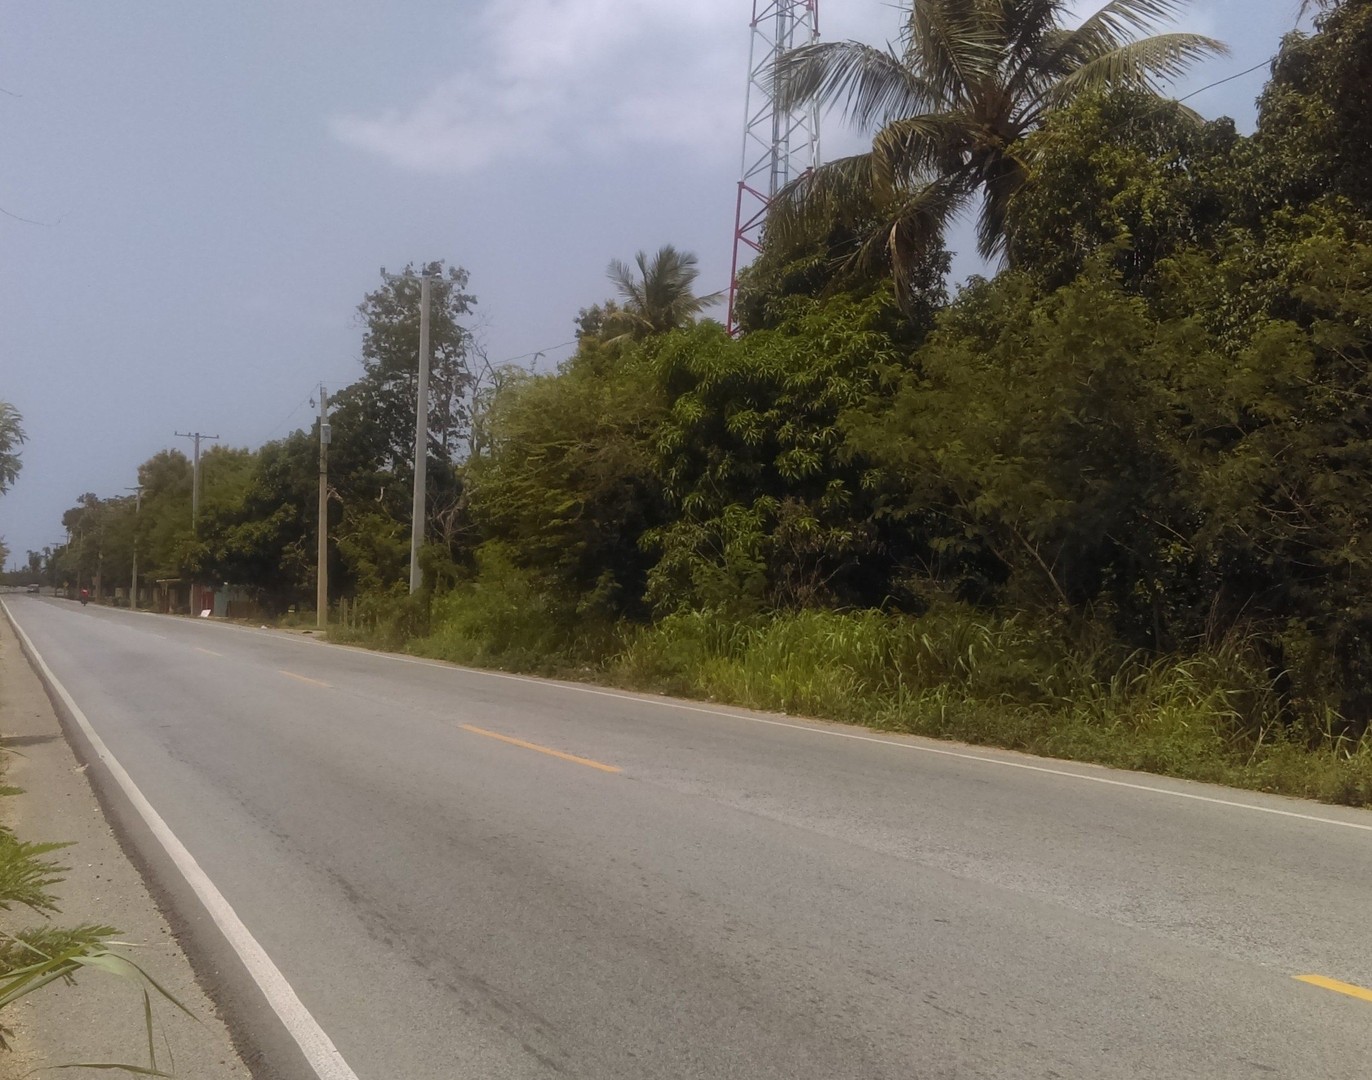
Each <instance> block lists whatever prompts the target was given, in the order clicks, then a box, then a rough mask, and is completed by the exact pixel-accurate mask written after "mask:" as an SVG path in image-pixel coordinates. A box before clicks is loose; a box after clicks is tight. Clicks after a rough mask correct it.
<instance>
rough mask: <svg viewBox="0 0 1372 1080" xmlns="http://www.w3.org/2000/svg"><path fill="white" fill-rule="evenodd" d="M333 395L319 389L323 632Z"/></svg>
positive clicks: (318, 604)
mask: <svg viewBox="0 0 1372 1080" xmlns="http://www.w3.org/2000/svg"><path fill="white" fill-rule="evenodd" d="M331 435H332V431H331V430H330V428H329V393H328V391H327V390H325V389H324V386H323V384H322V383H321V384H320V387H319V570H318V572H317V574H316V581H317V584H316V589H315V598H314V611H315V615H314V624H315V626H316V627H318V628H319V629H320V630H323V629H324V627H325V625H326V624H327V623H328V621H329V438H330V436H331Z"/></svg>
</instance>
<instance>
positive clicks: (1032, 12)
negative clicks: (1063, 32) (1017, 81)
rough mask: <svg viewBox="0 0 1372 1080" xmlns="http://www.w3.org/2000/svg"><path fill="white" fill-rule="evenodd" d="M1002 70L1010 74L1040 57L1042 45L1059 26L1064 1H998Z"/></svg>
mask: <svg viewBox="0 0 1372 1080" xmlns="http://www.w3.org/2000/svg"><path fill="white" fill-rule="evenodd" d="M998 3H999V15H1000V20H1001V26H1002V30H1001V37H1002V39H1003V41H1004V48H1005V66H1006V70H1007V71H1010V72H1013V71H1015V70H1018V69H1020V68H1022V67H1023V65H1024V63H1025V62H1026V61H1031V62H1032V61H1033V59H1034V58H1035V57H1038V56H1040V55H1041V54H1042V42H1043V40H1044V39H1045V37H1046V36H1047V35H1049V34H1051V33H1052V32H1053V31H1054V30H1055V29H1057V27H1058V26H1059V24H1060V22H1061V20H1062V17H1063V14H1064V12H1065V9H1066V6H1067V5H1066V4H1065V3H1064V0H998Z"/></svg>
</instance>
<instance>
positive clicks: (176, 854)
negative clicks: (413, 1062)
mask: <svg viewBox="0 0 1372 1080" xmlns="http://www.w3.org/2000/svg"><path fill="white" fill-rule="evenodd" d="M0 608H4V611H5V615H6V616H7V617H8V619H9V622H10V626H12V627H13V628H14V632H15V633H16V634H18V635H19V637H20V639H21V640H22V641H23V643H24V647H25V648H26V649H27V650H28V654H29V656H30V657H32V658H33V660H34V662H35V663H37V665H38V666H39V668H41V669H42V672H43V675H44V677H45V678H47V680H48V681H49V683H50V684H51V685H52V687H53V689H54V690H56V691H57V694H58V696H59V697H60V698H61V699H62V702H63V704H65V705H66V706H67V708H68V709H70V710H71V714H72V716H73V717H74V718H75V719H76V722H77V724H79V725H80V727H81V730H82V732H84V733H85V736H86V738H87V739H89V740H90V744H91V747H92V748H93V749H94V750H95V754H96V756H97V757H98V758H99V759H100V760H101V761H103V762H104V763H105V767H106V768H108V769H109V771H110V775H111V776H113V777H114V779H115V780H116V781H117V782H118V784H119V786H120V787H121V788H122V789H123V791H124V794H125V795H127V796H128V799H129V802H131V803H132V804H133V806H134V809H136V810H137V811H138V813H139V815H140V816H141V817H142V818H143V820H144V821H145V822H146V823H147V825H148V828H149V829H151V830H152V834H153V835H154V836H155V837H157V839H158V842H159V843H161V845H162V847H163V849H164V850H165V851H166V852H167V854H168V855H169V856H171V860H172V862H174V863H175V864H176V868H177V869H178V870H180V871H181V875H182V876H183V877H184V878H185V879H186V882H187V883H188V884H189V885H190V887H191V888H192V889H193V890H195V895H196V896H198V897H199V898H200V902H201V903H202V904H204V905H205V910H206V911H208V912H209V914H210V918H212V919H213V920H214V924H215V925H216V926H218V927H219V930H220V932H221V933H222V934H223V935H224V937H225V938H226V939H227V940H228V943H229V945H230V946H232V948H233V950H234V952H236V953H237V954H238V958H239V959H240V960H242V961H243V966H244V967H246V968H247V969H248V974H249V975H251V976H252V978H253V982H255V983H257V985H258V988H259V989H261V991H262V993H263V995H264V996H265V997H266V999H267V1002H268V1004H270V1005H271V1007H272V1010H273V1011H274V1012H275V1013H276V1015H277V1016H278V1017H280V1018H281V1022H282V1023H283V1024H284V1025H285V1026H286V1030H287V1031H289V1032H290V1033H291V1038H293V1039H294V1040H295V1041H296V1044H297V1045H298V1046H299V1047H300V1049H301V1051H302V1052H303V1053H304V1055H305V1060H306V1061H308V1062H309V1063H310V1068H312V1069H313V1070H314V1072H315V1075H316V1076H318V1077H319V1078H320V1080H358V1077H357V1074H356V1073H355V1072H353V1071H352V1069H351V1068H349V1067H348V1063H347V1062H346V1061H344V1060H343V1055H342V1054H340V1053H339V1052H338V1048H337V1047H336V1046H334V1044H333V1040H331V1039H330V1038H329V1036H328V1035H327V1034H325V1032H324V1029H323V1028H322V1027H320V1026H319V1022H318V1021H317V1020H315V1018H314V1017H313V1016H312V1015H311V1014H310V1010H309V1009H307V1008H305V1005H304V1003H303V1002H302V1001H301V1000H300V998H299V997H297V996H296V993H295V990H294V989H292V988H291V984H290V983H288V982H287V981H286V977H285V976H284V975H282V974H281V970H280V968H278V967H277V966H276V965H275V964H274V963H272V958H271V957H270V956H268V955H267V951H266V950H265V949H264V948H262V946H261V945H259V944H258V942H257V939H256V938H255V937H253V936H252V931H250V930H249V929H248V928H247V927H246V926H245V925H244V924H243V920H242V919H240V918H239V917H238V913H237V912H235V911H234V910H233V908H232V907H231V906H230V905H229V902H228V901H227V900H226V899H224V894H223V893H221V892H220V891H219V890H218V889H217V888H216V887H215V885H214V882H213V881H211V880H210V878H209V875H208V874H206V873H205V871H204V870H202V869H201V868H200V864H199V863H198V862H196V861H195V856H194V855H192V854H191V853H190V852H189V851H188V850H186V845H185V844H183V843H181V841H180V840H179V839H178V838H177V836H176V834H175V833H174V832H172V831H171V828H170V827H169V826H168V825H167V823H166V822H165V821H163V820H162V816H161V815H160V814H159V813H158V812H157V811H156V810H154V809H153V806H152V803H150V802H148V800H147V797H146V796H144V794H143V792H142V791H140V790H139V788H138V785H137V784H135V783H134V782H133V778H132V777H131V776H129V774H128V773H127V772H125V771H124V766H122V765H121V764H119V761H118V759H117V758H116V757H115V756H114V755H113V754H112V753H110V749H109V747H108V746H106V745H105V741H104V740H103V739H102V738H100V736H99V735H97V734H96V732H95V728H93V727H92V726H91V722H90V721H89V720H87V719H86V714H85V713H83V712H82V711H81V708H80V706H78V705H77V704H76V702H75V701H73V700H72V696H71V694H69V693H68V692H67V688H66V687H65V686H63V685H62V684H61V683H60V682H59V681H58V679H57V676H56V675H54V674H53V673H52V668H50V667H48V665H47V661H45V660H44V659H43V657H42V656H41V655H40V654H39V652H38V650H37V649H36V648H34V645H33V641H32V640H31V639H30V638H29V636H28V634H26V633H24V631H23V629H22V628H21V627H20V626H19V623H18V622H16V621H15V618H14V614H13V613H12V612H11V611H10V609H9V606H8V605H6V604H5V602H4V601H2V600H0Z"/></svg>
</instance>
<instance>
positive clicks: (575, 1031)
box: [6, 596, 1372, 1080]
mask: <svg viewBox="0 0 1372 1080" xmlns="http://www.w3.org/2000/svg"><path fill="white" fill-rule="evenodd" d="M6 603H7V604H8V605H9V608H10V611H11V612H12V613H13V616H14V618H15V620H16V621H17V623H18V625H19V626H20V628H21V629H22V630H23V631H24V632H26V633H27V635H28V636H29V638H30V639H31V641H32V643H33V645H34V646H35V647H36V648H37V650H38V651H39V653H40V654H41V655H42V657H43V659H44V660H45V661H46V662H47V664H48V665H49V666H50V667H51V670H52V672H53V673H54V674H55V675H56V677H57V678H58V679H59V680H60V681H61V682H62V684H64V686H65V687H66V689H67V691H68V692H69V693H70V695H71V698H72V699H73V701H74V702H75V703H76V704H77V705H78V706H79V708H80V710H81V711H82V712H83V713H84V714H85V716H86V717H87V718H88V719H89V722H90V724H91V726H92V727H93V728H94V729H95V731H97V732H98V733H99V736H100V737H101V738H102V739H103V740H104V743H105V744H106V745H107V747H108V749H109V751H110V752H111V753H112V754H113V755H114V756H115V757H117V758H118V760H119V762H120V763H122V765H123V767H124V768H125V769H126V770H127V772H128V774H129V776H130V777H131V778H132V780H133V781H134V783H136V785H137V786H138V788H139V789H140V790H141V791H142V793H143V794H144V795H145V796H146V798H147V800H148V801H149V802H150V803H151V805H152V807H154V808H155V809H156V811H157V813H159V814H160V815H161V817H162V819H164V820H165V822H166V824H167V825H168V826H169V827H170V829H171V830H172V832H174V833H175V834H176V836H177V837H178V838H179V839H180V841H181V842H182V843H184V845H185V848H186V849H187V850H188V851H189V852H190V853H191V854H192V855H193V857H194V859H195V861H196V862H197V863H198V865H199V867H200V868H202V869H203V871H204V872H205V874H206V875H208V878H209V879H210V880H212V882H213V883H214V885H215V886H216V887H217V889H218V890H219V892H220V893H222V896H223V897H224V899H225V900H226V901H227V903H228V904H229V905H231V906H232V908H233V910H234V911H235V912H236V914H237V916H238V917H239V918H241V920H242V923H243V924H244V925H245V926H246V927H247V928H248V929H249V930H250V931H251V933H252V935H253V936H254V937H255V938H256V940H257V941H258V942H259V943H260V944H261V946H262V948H263V949H264V950H265V952H266V954H267V955H268V956H269V957H270V960H271V961H272V962H273V963H274V964H275V966H276V968H277V969H279V971H280V973H281V975H282V976H284V979H285V980H286V982H288V983H289V986H290V988H291V989H293V991H294V994H295V995H297V996H298V999H299V1002H300V1003H302V1004H303V1006H304V1008H305V1009H307V1010H308V1012H309V1014H311V1015H312V1016H313V1018H314V1020H315V1021H317V1023H318V1025H319V1026H320V1027H321V1028H322V1029H323V1031H324V1032H326V1033H327V1035H328V1037H329V1038H331V1039H332V1041H333V1043H334V1044H335V1045H336V1047H337V1049H338V1051H339V1053H341V1055H342V1057H343V1058H344V1059H346V1062H347V1066H348V1067H349V1068H350V1069H351V1070H352V1072H353V1073H355V1075H356V1076H358V1077H361V1078H363V1080H380V1078H399V1077H404V1078H407V1080H427V1078H439V1077H442V1078H445V1080H446V1078H451V1077H471V1078H482V1080H487V1078H489V1080H504V1078H520V1080H524V1078H530V1080H532V1078H551V1077H579V1078H586V1080H669V1078H670V1080H706V1078H709V1080H724V1078H730V1080H733V1078H737V1080H849V1078H851V1080H858V1078H862V1080H912V1078H916V1080H934V1078H954V1077H956V1078H959V1080H963V1078H968V1080H970V1078H979V1077H1007V1078H1010V1077H1014V1078H1020V1077H1026V1078H1027V1077H1045V1078H1046V1077H1057V1078H1073V1080H1076V1078H1080V1080H1104V1078H1112V1077H1119V1078H1124V1077H1129V1078H1136V1077H1158V1078H1161V1077H1178V1078H1183V1077H1184V1078H1187V1080H1193V1078H1197V1077H1291V1078H1300V1080H1311V1078H1326V1077H1328V1078H1334V1077H1348V1078H1358V1080H1365V1078H1366V1077H1368V1076H1369V1075H1372V993H1369V992H1367V991H1363V992H1362V996H1359V994H1358V988H1359V987H1372V933H1369V915H1370V914H1372V814H1369V813H1365V812H1360V811H1353V810H1347V809H1341V808H1336V807H1326V806H1321V805H1318V804H1312V803H1303V802H1297V801H1294V800H1285V799H1277V798H1268V797H1263V796H1260V795H1253V794H1247V793H1240V792H1232V791H1228V790H1227V789H1221V788H1211V787H1205V786H1201V785H1193V784H1185V783H1182V782H1178V781H1169V780H1165V779H1160V778H1157V777H1152V776H1146V775H1141V774H1131V773H1120V772H1111V771H1107V770H1104V769H1096V768H1093V767H1090V766H1080V765H1070V764H1062V763H1059V762H1052V761H1045V760H1042V759H1035V758H1029V757H1024V756H1020V755H1014V754H1005V753H997V752H995V751H986V750H980V749H971V748H967V747H960V746H957V745H954V744H945V743H935V742H928V741H924V740H916V739H903V738H897V737H887V736H882V735H874V734H870V733H867V732H863V731H861V730H860V729H853V728H844V727H834V726H828V725H819V724H810V723H806V722H803V721H794V720H788V719H786V718H781V717H775V716H770V715H761V714H751V713H747V712H744V711H741V710H731V709H723V708H720V709H716V708H713V707H710V706H704V705H700V704H691V703H679V702H671V701H668V700H666V699H658V698H649V697H641V696H637V695H629V694H620V693H617V692H613V691H610V692H607V691H597V690H594V689H591V688H587V687H581V686H570V685H566V684H560V683H553V682H544V681H538V680H529V679H521V678H515V677H509V676H501V675H498V674H493V673H482V672H474V671H468V670H463V669H456V668H451V667H447V666H444V665H438V664H430V663H426V662H422V661H414V660H408V659H405V658H397V657H389V656H384V655H380V654H373V653H366V652H361V651H356V650H350V649H345V648H341V647H334V646H328V645H325V644H322V643H319V642H316V641H313V640H311V639H309V638H301V637H298V636H288V635H283V634H278V633H270V632H262V631H253V630H247V629H242V628H237V627H231V626H224V625H218V624H210V623H207V622H200V621H194V620H176V619H167V618H160V617H156V616H150V615H135V614H130V613H127V612H118V611H111V610H105V609H100V608H94V607H91V608H85V609H82V608H80V607H77V606H76V605H74V604H70V603H65V602H61V601H54V600H48V599H41V598H35V597H26V596H19V597H13V596H12V597H7V598H6ZM549 751H555V752H556V753H550V752H549ZM1274 811H1275V812H1274ZM132 839H133V840H134V841H135V842H136V844H139V845H143V844H146V843H148V842H149V841H148V840H147V838H146V837H144V838H142V839H139V838H138V837H136V836H135V837H133V838H132ZM149 865H150V867H151V872H152V873H153V874H154V875H162V876H163V877H164V878H167V877H169V876H171V871H169V870H168V869H166V868H165V867H162V868H160V869H159V867H158V864H157V860H156V859H155V858H149ZM162 885H163V886H164V887H165V890H166V892H167V894H168V895H169V896H171V897H173V898H175V897H176V896H177V895H178V889H177V887H176V883H175V882H173V881H169V880H164V881H163V882H162ZM176 902H177V903H181V904H185V903H186V901H185V900H184V899H182V900H178V901H176ZM181 914H182V916H183V918H184V920H185V922H186V924H187V925H190V926H192V927H198V928H199V929H198V931H197V933H198V934H199V939H198V940H200V941H201V943H202V947H203V948H208V949H210V951H211V952H213V947H212V945H211V946H206V945H204V943H205V942H206V941H207V940H208V935H207V932H206V930H205V926H206V920H205V919H204V918H203V917H202V913H198V912H196V911H182V912H181ZM232 968H233V965H232V963H230V962H228V961H226V960H224V959H223V956H222V955H220V954H215V955H214V956H213V958H212V962H207V963H206V964H205V970H206V972H207V974H208V977H209V979H210V981H211V982H212V983H213V982H214V981H215V980H216V979H217V978H218V977H219V975H218V974H217V973H222V978H223V981H224V985H223V986H222V987H218V986H215V985H211V987H210V989H211V991H212V992H215V993H216V994H218V996H219V997H220V999H221V1000H222V1001H224V1003H225V1007H226V1008H227V1009H228V1010H229V1012H230V1013H231V1014H232V1016H234V1017H236V1018H237V1021H238V1024H239V1028H240V1032H241V1033H242V1034H243V1036H244V1038H245V1039H246V1040H247V1041H248V1042H249V1043H250V1044H252V1045H255V1046H257V1047H258V1048H259V1051H260V1057H259V1059H258V1060H257V1061H256V1062H255V1065H256V1068H257V1071H258V1073H259V1074H260V1075H262V1076H276V1075H286V1074H288V1073H290V1072H291V1071H292V1070H293V1069H296V1068H297V1064H291V1065H289V1067H288V1065H287V1063H286V1062H285V1060H284V1058H282V1059H280V1060H279V1061H275V1062H274V1061H273V1057H272V1055H273V1054H274V1053H279V1052H280V1051H278V1050H276V1049H274V1048H276V1047H279V1046H280V1045H281V1042H280V1032H279V1031H278V1032H275V1033H273V1031H272V1030H270V1028H271V1025H272V1024H273V1023H275V1020H274V1017H273V1016H271V1015H267V1014H266V1013H265V1012H264V1011H263V1010H262V1009H261V1008H256V1009H254V1007H253V1002H252V1001H251V1000H250V999H251V997H252V994H251V992H249V991H245V990H243V989H242V978H241V973H238V974H237V975H236V974H235V972H234V971H233V970H232ZM1298 976H1316V977H1319V979H1321V980H1333V981H1332V982H1327V983H1325V984H1323V985H1317V984H1314V983H1311V982H1306V981H1301V980H1299V979H1298V978H1297V977H1298ZM1331 987H1332V988H1331Z"/></svg>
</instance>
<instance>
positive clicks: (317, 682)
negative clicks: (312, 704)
mask: <svg viewBox="0 0 1372 1080" xmlns="http://www.w3.org/2000/svg"><path fill="white" fill-rule="evenodd" d="M280 674H282V675H285V676H286V677H287V678H291V679H299V680H300V681H301V682H307V683H309V684H310V685H311V686H323V687H328V688H329V689H332V686H330V684H329V683H326V682H324V681H322V680H320V679H311V678H310V677H309V676H308V675H297V674H296V673H295V672H294V671H281V672H280Z"/></svg>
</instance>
